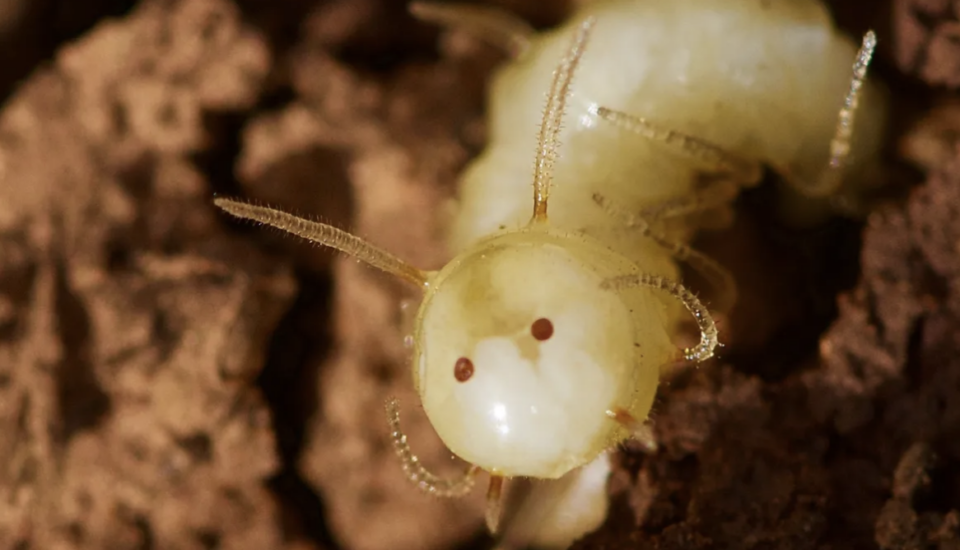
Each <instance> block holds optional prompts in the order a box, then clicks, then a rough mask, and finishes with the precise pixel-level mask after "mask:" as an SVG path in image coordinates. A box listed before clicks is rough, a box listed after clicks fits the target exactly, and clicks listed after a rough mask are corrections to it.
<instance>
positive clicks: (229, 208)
mask: <svg viewBox="0 0 960 550" xmlns="http://www.w3.org/2000/svg"><path fill="white" fill-rule="evenodd" d="M213 204H215V205H216V206H217V207H218V208H220V209H221V210H223V211H225V212H227V213H228V214H230V215H232V216H235V217H237V218H240V219H243V220H250V221H254V222H258V223H262V224H265V225H269V226H270V227H274V228H276V229H279V230H281V231H284V232H286V233H290V234H291V235H296V236H297V237H300V238H302V239H306V240H308V241H310V242H312V243H316V244H320V245H323V246H329V247H330V248H334V249H336V250H339V251H340V252H345V253H347V254H349V255H350V256H353V257H354V258H356V259H358V260H360V261H363V262H366V263H367V264H370V265H372V266H373V267H376V268H378V269H381V270H383V271H386V272H387V273H390V274H391V275H396V276H397V277H400V278H401V279H405V280H407V281H410V282H411V283H413V284H415V285H417V286H419V287H425V286H426V285H427V280H428V276H427V273H426V272H424V271H422V270H420V269H417V268H416V267H413V266H412V265H410V264H408V263H407V262H404V261H403V260H401V259H400V258H397V257H396V256H394V255H393V254H391V253H389V252H387V251H386V250H383V249H381V248H378V247H376V246H374V245H372V244H370V243H368V242H366V241H364V240H363V239H361V238H360V237H357V236H355V235H351V234H350V233H347V232H346V231H343V230H342V229H337V228H336V227H333V226H332V225H327V224H325V223H320V222H314V221H310V220H305V219H303V218H300V217H297V216H294V215H293V214H288V213H286V212H283V211H281V210H277V209H275V208H270V207H269V206H260V205H256V204H250V203H248V202H243V201H238V200H234V199H225V198H221V197H217V198H215V199H213Z"/></svg>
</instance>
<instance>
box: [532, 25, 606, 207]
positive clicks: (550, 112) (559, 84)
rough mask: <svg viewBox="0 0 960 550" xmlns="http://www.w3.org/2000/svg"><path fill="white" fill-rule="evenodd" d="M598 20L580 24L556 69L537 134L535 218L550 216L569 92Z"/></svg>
mask: <svg viewBox="0 0 960 550" xmlns="http://www.w3.org/2000/svg"><path fill="white" fill-rule="evenodd" d="M595 22H596V20H595V19H594V18H593V17H589V18H587V19H585V20H584V21H583V23H581V24H580V28H579V29H577V34H576V35H575V36H574V38H573V42H572V43H571V44H570V48H569V49H568V50H567V53H566V55H564V56H563V60H562V61H560V65H559V66H557V68H556V70H555V71H554V73H553V81H552V82H551V84H550V93H549V95H548V96H547V105H546V107H545V108H544V111H543V120H542V121H541V123H540V133H539V135H538V136H537V157H536V160H535V161H534V165H533V221H535V222H537V221H540V222H542V221H546V219H547V200H548V199H549V198H550V186H551V185H552V184H553V166H554V164H555V163H556V160H557V149H559V146H560V140H559V139H558V138H559V135H560V129H561V128H562V125H563V114H564V111H565V110H566V106H567V95H568V94H569V93H570V84H571V83H572V82H573V74H574V71H575V70H576V68H577V64H578V63H579V62H580V57H581V56H583V51H584V49H585V48H586V45H587V39H588V38H589V37H590V30H591V29H592V28H593V25H594V23H595Z"/></svg>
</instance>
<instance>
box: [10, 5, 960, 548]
mask: <svg viewBox="0 0 960 550" xmlns="http://www.w3.org/2000/svg"><path fill="white" fill-rule="evenodd" d="M502 5H504V6H505V7H507V8H508V9H510V10H512V11H514V12H516V13H518V14H520V15H522V16H523V17H525V18H526V19H528V20H529V21H531V22H532V24H534V25H535V26H537V27H547V26H550V25H552V24H554V23H556V22H558V21H560V20H562V19H563V17H564V16H565V14H566V13H568V12H569V10H570V9H571V7H572V6H571V5H569V3H568V2H556V3H543V2H535V1H533V0H505V1H504V2H503V3H502ZM831 8H832V9H833V11H834V13H835V15H836V17H837V19H838V21H839V22H840V24H841V26H842V27H843V28H844V29H845V30H847V31H848V32H850V33H853V34H856V33H860V32H863V31H864V30H865V29H867V28H868V27H873V28H876V29H877V30H878V31H879V33H880V36H881V38H882V40H881V51H880V53H879V56H878V59H877V62H876V64H875V73H874V74H876V75H878V78H879V79H880V80H882V81H883V82H884V83H885V84H886V85H887V86H888V87H889V88H890V91H891V96H892V100H893V101H892V105H893V113H892V116H893V120H894V124H893V131H892V135H891V138H890V142H889V149H888V154H887V158H886V163H885V168H886V174H885V176H884V177H885V178H887V179H888V180H889V181H885V182H884V183H885V184H886V187H885V188H886V189H889V190H890V192H889V193H888V195H889V196H886V197H884V198H883V200H881V201H880V202H878V204H877V206H876V207H875V209H873V211H872V212H871V213H870V214H869V215H868V216H867V217H866V218H865V219H864V220H859V221H855V220H844V219H835V220H830V221H827V222H826V223H824V224H821V225H818V226H816V227H807V228H797V227H792V226H789V225H787V224H785V223H783V222H782V220H779V219H777V218H776V217H774V216H771V215H770V214H769V213H768V212H769V210H770V209H769V208H768V207H767V205H768V204H769V201H771V200H774V194H775V192H776V191H775V187H774V185H773V183H775V182H772V181H771V182H769V183H768V184H766V185H764V186H761V187H760V188H758V189H757V190H755V191H751V192H749V193H747V194H745V195H744V196H742V197H741V199H740V200H739V201H738V205H737V208H738V215H739V217H738V220H737V222H736V223H735V225H734V226H733V227H732V228H730V229H728V230H725V231H723V232H719V233H712V234H707V235H704V237H703V239H702V242H701V243H699V244H700V245H701V246H702V247H704V248H705V249H706V250H707V251H708V252H710V253H711V254H714V255H715V256H717V257H718V258H720V259H721V260H723V261H724V263H725V264H727V265H728V266H729V267H731V268H732V269H733V270H734V272H735V273H736V275H737V277H738V278H739V279H740V280H741V282H742V283H743V286H744V289H745V290H744V291H743V292H742V293H741V294H742V295H743V303H742V307H740V308H739V309H738V310H737V311H736V312H735V313H734V315H733V316H732V317H731V318H730V319H728V320H727V326H728V331H729V337H730V346H728V348H727V349H726V350H725V353H724V354H723V356H722V357H721V358H720V359H719V360H714V361H712V362H711V363H710V364H708V365H704V366H703V367H701V368H699V369H691V370H686V371H682V372H680V373H679V374H677V375H676V376H675V377H674V378H673V379H672V380H671V381H670V383H669V384H667V385H665V386H664V387H663V389H662V391H661V393H660V395H659V398H658V402H657V405H656V417H655V418H656V432H657V436H658V438H659V440H660V442H661V450H660V452H658V453H656V454H653V455H646V454H643V453H642V452H640V451H639V450H638V449H634V448H633V447H631V446H630V445H627V446H626V447H625V448H624V449H622V450H621V451H620V452H618V453H617V455H616V464H615V472H614V475H613V477H612V479H611V482H610V493H611V502H612V506H611V512H610V515H609V518H608V520H607V521H606V523H605V524H604V525H603V526H602V527H601V528H600V529H599V530H598V531H597V532H596V533H593V534H591V535H589V536H587V537H586V538H585V539H583V540H581V541H579V542H578V543H577V544H576V546H575V547H576V548H578V549H611V550H614V549H620V548H629V549H636V548H652V549H654V548H657V549H672V548H676V549H697V548H732V549H740V548H742V549H804V548H810V549H837V550H841V549H842V550H847V549H861V548H862V549H872V548H882V549H885V550H886V549H891V550H893V549H904V550H905V549H938V550H947V549H960V145H958V144H960V138H958V136H960V96H958V94H957V90H958V87H960V46H958V44H960V40H958V37H960V32H958V29H960V3H957V2H956V1H953V2H951V1H950V0H893V1H892V2H881V3H870V2H839V1H837V2H834V3H833V4H832V5H831ZM0 43H2V44H4V45H5V48H3V51H4V52H6V53H4V54H3V56H4V59H5V63H4V64H3V65H2V68H0V87H2V88H0V90H2V92H3V93H4V97H6V98H7V99H6V103H5V104H4V105H3V108H2V110H0V549H11V550H13V549H17V550H27V549H31V550H48V549H108V548H109V549H114V548H118V549H131V550H132V549H144V550H146V549H160V550H166V549H192V548H196V549H215V548H222V549H234V548H236V549H246V548H249V549H258V550H261V549H267V548H271V549H297V550H312V549H320V548H323V549H336V548H344V549H347V548H349V549H360V550H376V549H387V548H389V549H399V550H404V549H419V548H427V549H429V548H435V549H441V548H471V549H481V548H489V547H490V546H491V540H490V539H488V538H487V537H486V535H484V534H483V530H482V494H477V495H474V496H472V497H470V498H467V499H464V500H461V501H438V500H434V499H431V498H429V497H426V496H424V495H422V494H420V493H419V492H417V491H416V490H415V489H413V488H412V487H411V486H409V484H408V483H407V482H406V481H405V480H404V479H403V477H402V475H401V474H400V469H399V465H398V464H397V462H396V458H395V456H394V454H393V451H392V449H391V447H390V445H389V439H388V437H387V435H388V434H387V426H386V423H385V422H384V419H383V408H382V404H383V401H384V400H385V399H386V397H387V396H389V395H396V396H398V397H399V398H400V399H401V402H403V403H407V404H408V405H407V406H406V408H405V411H406V412H405V415H404V424H405V429H406V430H408V435H409V436H410V438H411V440H413V441H415V442H416V445H417V448H418V452H419V453H420V454H421V455H422V456H423V458H424V460H425V461H428V462H429V463H430V464H434V465H438V469H439V470H440V472H445V473H451V472H456V471H458V469H459V468H460V467H461V465H459V464H457V463H455V462H453V461H450V460H449V452H448V451H446V450H445V449H444V448H443V446H442V444H441V443H440V442H439V440H438V439H437V438H436V436H435V435H434V434H433V433H432V430H431V429H430V426H429V424H428V422H427V420H426V418H425V417H424V416H423V414H422V411H420V410H419V409H418V408H417V407H416V406H414V404H415V403H416V395H415V393H414V391H413V389H412V385H411V383H410V377H409V371H408V368H409V367H408V365H407V364H406V359H407V354H408V351H407V350H406V348H405V347H404V344H403V327H404V326H405V324H406V323H408V322H409V319H408V318H409V311H410V305H409V304H410V303H411V302H410V300H411V299H412V298H413V296H410V295H409V294H407V291H406V290H405V289H404V288H403V287H402V285H400V284H399V283H396V282H394V281H392V280H391V279H390V278H389V277H386V276H383V275H381V274H379V273H376V272H373V271H372V270H370V269H367V268H365V267H363V266H360V265H358V264H357V263H356V262H355V261H352V260H350V259H346V258H342V257H338V256H335V255H333V254H330V253H328V252H327V251H325V250H319V249H317V248H315V247H311V246H307V245H303V244H301V243H298V242H295V241H293V240H292V239H289V238H286V237H282V236H278V235H276V234H275V233H271V232H267V231H263V230H261V229H259V228H255V227H251V226H250V225H247V224H240V223H236V222H233V221H231V220H228V219H227V218H226V217H225V216H222V215H220V214H219V213H218V212H216V211H215V209H214V208H213V206H212V204H211V197H212V196H213V195H214V194H216V193H222V194H229V195H238V196H245V197H248V198H251V199H255V200H259V201H263V202H269V203H272V204H276V205H278V206H281V207H284V208H288V209H292V210H295V211H297V212H299V213H301V214H304V215H307V216H311V217H314V218H322V219H324V220H326V221H329V222H332V223H334V224H336V225H339V226H342V227H351V228H352V229H353V230H354V231H356V232H357V233H359V234H360V235H362V236H364V237H365V238H368V239H370V240H372V241H374V242H376V243H377V244H379V245H380V246H383V247H384V248H387V249H389V250H391V251H392V252H394V253H396V254H397V255H399V256H401V257H403V258H405V259H408V260H409V261H411V262H413V263H415V264H416V265H422V266H428V267H436V266H439V265H441V264H442V262H443V260H444V259H445V257H446V255H445V254H446V253H445V252H444V249H443V246H442V227H443V224H444V216H445V210H444V207H443V204H444V201H446V200H447V199H448V198H450V197H451V196H453V195H454V193H455V182H456V177H457V174H458V173H459V172H460V171H461V170H462V169H463V167H464V166H465V164H466V163H467V162H469V160H470V159H471V158H473V157H474V156H475V155H476V154H477V153H478V151H479V150H480V149H481V148H482V146H483V145H484V143H485V135H484V132H485V129H484V123H483V105H484V93H485V85H486V82H487V79H488V77H489V75H490V73H491V71H492V70H493V68H495V67H496V65H497V64H498V63H499V62H501V61H502V57H500V56H499V55H498V54H497V52H495V51H494V50H493V49H491V48H489V47H487V46H484V45H482V44H480V43H479V42H477V41H476V40H473V39H471V38H470V37H468V36H466V35H464V34H462V33H459V32H440V31H438V30H437V29H435V28H432V27H431V26H429V25H425V24H422V23H419V22H416V21H414V20H413V19H412V18H410V16H409V15H407V13H406V7H405V5H404V3H403V2H400V1H392V0H350V1H346V0H342V1H325V2H321V1H314V0H275V1H274V2H270V3H267V2H257V1H254V0H236V1H234V0H141V1H139V2H134V1H132V0H131V1H127V2H124V1H118V0H113V1H111V0H96V1H90V2H82V3H78V2H74V1H72V0H38V1H36V2H27V1H25V0H19V1H17V0H11V1H9V2H5V3H3V4H2V6H0ZM11 52H16V54H15V55H14V54H11ZM14 83H16V84H14ZM771 179H773V178H771ZM744 282H745V283H744ZM478 493H482V491H478Z"/></svg>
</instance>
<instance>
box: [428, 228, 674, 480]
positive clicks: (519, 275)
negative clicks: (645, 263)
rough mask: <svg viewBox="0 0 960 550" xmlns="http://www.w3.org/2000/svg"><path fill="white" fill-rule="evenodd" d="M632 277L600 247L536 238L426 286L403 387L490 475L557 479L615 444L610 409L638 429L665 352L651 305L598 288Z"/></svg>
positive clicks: (513, 238)
mask: <svg viewBox="0 0 960 550" xmlns="http://www.w3.org/2000/svg"><path fill="white" fill-rule="evenodd" d="M629 270H630V265H629V264H628V262H627V260H626V259H624V258H621V257H619V256H618V255H616V254H614V253H613V252H610V251H609V250H607V249H605V248H603V247H600V246H598V245H597V243H593V242H589V241H586V240H584V239H583V238H580V237H576V236H563V235H558V234H553V233H551V232H549V231H548V230H547V229H545V228H543V227H534V228H530V229H527V230H524V231H519V232H512V233H507V234H505V235H501V236H498V237H493V238H491V239H489V240H487V241H484V242H482V243H480V244H478V245H477V247H475V248H473V249H471V250H470V251H468V252H466V253H465V254H463V255H461V256H459V257H457V258H455V259H454V260H453V261H452V262H450V263H449V264H448V265H447V266H446V267H445V268H444V269H443V270H441V271H440V272H439V273H438V274H437V275H436V276H435V278H433V279H432V280H431V281H430V284H429V287H428V291H427V294H426V296H425V298H424V301H423V303H422V305H421V308H420V311H419V314H418V317H417V323H416V329H415V334H414V340H415V342H416V348H415V355H414V365H413V367H414V379H415V383H416V386H417V390H418V391H419V393H420V397H421V399H422V402H423V406H424V409H425V411H426V413H427V415H428V417H429V418H430V421H431V424H432V425H433V427H434V429H436V430H437V433H438V434H439V435H440V437H441V438H442V439H443V441H444V442H445V443H446V444H447V445H448V446H449V447H450V449H451V450H452V451H453V452H454V453H456V454H457V455H459V456H460V457H461V458H463V459H464V460H467V461H468V462H471V463H473V464H475V465H477V466H480V467H481V468H483V469H485V470H488V471H490V472H492V473H494V474H498V475H505V476H531V477H538V478H556V477H559V476H561V475H563V474H564V473H566V472H568V471H569V470H571V469H572V468H575V467H577V466H580V465H582V464H585V463H587V462H589V461H590V460H592V459H593V458H595V457H596V456H597V454H598V453H600V452H601V451H603V450H604V449H606V448H608V447H609V446H610V445H611V444H613V443H615V442H616V441H617V440H620V439H622V438H623V437H624V436H625V435H626V434H625V432H623V430H622V428H621V427H620V426H619V425H618V424H617V423H616V422H615V421H613V420H611V418H609V417H608V415H607V411H611V410H616V409H625V410H629V411H631V412H632V413H633V414H634V415H635V416H637V417H638V418H645V417H646V415H647V412H648V410H649V408H650V405H651V403H652V400H653V396H654V393H655V391H656V386H657V379H658V375H659V367H660V366H661V365H662V364H663V363H664V362H665V361H667V360H668V359H669V357H670V356H671V354H673V353H676V348H675V347H674V346H672V345H671V343H670V340H669V338H668V337H667V334H666V332H665V329H664V323H663V316H664V314H665V312H664V305H663V302H662V301H660V300H659V299H658V297H657V296H656V294H655V293H652V292H650V291H649V290H648V289H631V290H627V291H613V290H608V289H604V288H602V283H603V281H604V280H605V279H606V278H608V277H609V276H610V275H611V274H613V273H623V272H624V271H629ZM638 319H642V320H643V324H638V323H637V320H638Z"/></svg>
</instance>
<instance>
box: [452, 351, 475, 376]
mask: <svg viewBox="0 0 960 550" xmlns="http://www.w3.org/2000/svg"><path fill="white" fill-rule="evenodd" d="M453 376H454V378H456V379H457V381H458V382H466V381H467V380H470V377H471V376H473V361H471V360H469V359H467V358H466V357H461V358H460V359H457V363H456V364H455V365H454V366H453Z"/></svg>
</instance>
